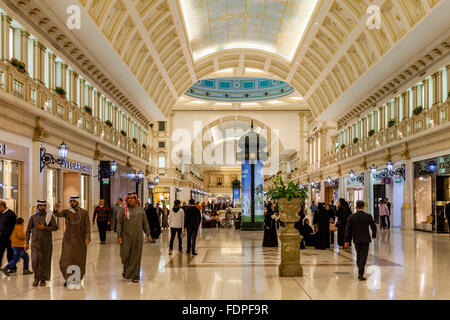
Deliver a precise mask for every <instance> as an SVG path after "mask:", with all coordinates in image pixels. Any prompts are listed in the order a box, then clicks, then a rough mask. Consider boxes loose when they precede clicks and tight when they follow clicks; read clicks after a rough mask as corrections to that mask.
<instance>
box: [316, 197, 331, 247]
mask: <svg viewBox="0 0 450 320" xmlns="http://www.w3.org/2000/svg"><path fill="white" fill-rule="evenodd" d="M313 224H314V225H316V226H317V229H318V230H317V234H318V238H317V242H316V249H320V250H324V249H328V248H329V247H330V216H329V215H328V214H327V212H326V211H325V206H324V204H323V203H319V206H318V208H317V213H316V214H315V215H314V219H313Z"/></svg>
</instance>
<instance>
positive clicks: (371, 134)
mask: <svg viewBox="0 0 450 320" xmlns="http://www.w3.org/2000/svg"><path fill="white" fill-rule="evenodd" d="M374 134H375V130H373V129H372V130H369V132H368V133H367V135H368V136H369V137H371V136H373V135H374Z"/></svg>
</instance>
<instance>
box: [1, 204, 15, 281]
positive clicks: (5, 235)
mask: <svg viewBox="0 0 450 320" xmlns="http://www.w3.org/2000/svg"><path fill="white" fill-rule="evenodd" d="M16 221H17V216H16V214H15V213H14V211H12V210H11V209H9V208H8V207H7V206H6V202H5V201H0V265H1V264H2V261H3V254H4V253H5V250H6V258H7V259H8V262H9V261H11V260H12V258H13V256H14V254H13V249H12V247H11V240H10V237H11V234H12V232H13V230H14V226H15V225H16ZM16 270H17V267H13V268H11V269H10V271H9V273H14V272H16Z"/></svg>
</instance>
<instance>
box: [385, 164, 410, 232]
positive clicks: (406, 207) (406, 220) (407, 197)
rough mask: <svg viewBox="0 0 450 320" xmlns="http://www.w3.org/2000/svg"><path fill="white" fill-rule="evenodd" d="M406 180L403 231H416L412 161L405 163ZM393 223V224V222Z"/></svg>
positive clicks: (404, 186) (404, 184) (404, 183)
mask: <svg viewBox="0 0 450 320" xmlns="http://www.w3.org/2000/svg"><path fill="white" fill-rule="evenodd" d="M405 166H406V180H405V181H404V182H403V205H402V209H401V210H402V226H401V229H402V230H414V220H415V219H414V210H413V201H412V199H413V192H414V190H413V179H414V170H413V169H414V168H413V164H412V163H411V161H410V160H409V159H408V160H406V161H405ZM391 223H392V222H391Z"/></svg>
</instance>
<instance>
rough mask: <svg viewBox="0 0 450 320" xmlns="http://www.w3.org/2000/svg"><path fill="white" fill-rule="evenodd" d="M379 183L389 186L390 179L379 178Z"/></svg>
mask: <svg viewBox="0 0 450 320" xmlns="http://www.w3.org/2000/svg"><path fill="white" fill-rule="evenodd" d="M400 180H401V179H400ZM381 183H382V184H391V178H389V177H386V178H381Z"/></svg>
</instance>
